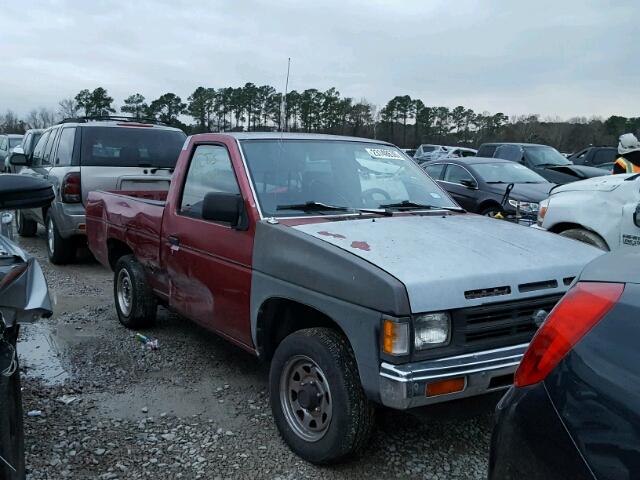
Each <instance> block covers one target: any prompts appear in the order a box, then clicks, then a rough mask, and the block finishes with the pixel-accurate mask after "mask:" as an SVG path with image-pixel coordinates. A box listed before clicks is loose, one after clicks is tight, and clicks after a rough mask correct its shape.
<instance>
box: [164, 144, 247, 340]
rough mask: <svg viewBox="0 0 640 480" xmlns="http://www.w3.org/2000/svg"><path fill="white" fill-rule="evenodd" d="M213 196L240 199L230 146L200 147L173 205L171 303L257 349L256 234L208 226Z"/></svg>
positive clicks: (168, 250)
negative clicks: (253, 296)
mask: <svg viewBox="0 0 640 480" xmlns="http://www.w3.org/2000/svg"><path fill="white" fill-rule="evenodd" d="M238 161H239V159H238ZM176 180H177V179H176ZM209 192H223V193H240V188H239V184H238V180H237V178H236V175H235V171H234V167H233V162H232V159H231V155H230V153H229V149H228V148H227V146H226V145H224V144H206V145H197V146H196V147H195V149H194V150H193V153H192V156H191V159H190V161H189V165H188V167H187V170H186V174H185V175H184V183H183V189H182V194H181V195H180V196H179V198H177V199H174V200H175V204H173V203H171V202H169V203H168V204H167V207H166V208H167V209H169V211H165V220H164V226H163V233H162V235H163V239H162V242H163V247H162V248H163V257H164V259H165V264H166V267H167V273H168V274H169V278H170V279H171V288H170V298H169V302H170V304H171V306H172V308H174V309H175V310H177V311H178V312H180V313H181V314H183V315H185V316H186V317H188V318H190V319H192V320H194V321H196V322H198V323H200V324H202V325H203V326H205V327H208V328H210V329H213V330H215V331H217V332H219V333H221V334H222V335H224V336H227V337H228V338H230V339H231V340H234V341H236V342H237V343H241V344H243V345H246V346H248V347H250V348H252V340H251V327H250V309H249V298H250V290H251V254H252V251H253V231H241V230H237V229H235V228H232V227H230V226H229V225H228V224H224V223H219V222H211V221H208V220H204V219H203V218H202V202H203V200H204V197H205V195H206V194H207V193H209Z"/></svg>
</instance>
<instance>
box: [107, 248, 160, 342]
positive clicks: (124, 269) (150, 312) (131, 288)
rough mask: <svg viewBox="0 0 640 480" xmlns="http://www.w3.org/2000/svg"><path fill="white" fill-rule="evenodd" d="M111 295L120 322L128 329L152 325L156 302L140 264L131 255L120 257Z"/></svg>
mask: <svg viewBox="0 0 640 480" xmlns="http://www.w3.org/2000/svg"><path fill="white" fill-rule="evenodd" d="M113 297H114V300H115V304H116V311H117V312H118V319H119V320H120V323H121V324H122V325H124V326H125V327H127V328H130V329H138V328H145V327H150V326H152V325H153V324H154V323H155V321H156V315H157V312H158V302H157V300H156V298H155V296H154V295H153V291H152V290H151V287H150V286H149V283H148V282H147V277H146V275H145V272H144V269H143V268H142V265H140V263H138V261H137V260H136V259H135V257H134V256H133V255H125V256H123V257H120V259H119V260H118V261H117V262H116V268H115V269H114V277H113Z"/></svg>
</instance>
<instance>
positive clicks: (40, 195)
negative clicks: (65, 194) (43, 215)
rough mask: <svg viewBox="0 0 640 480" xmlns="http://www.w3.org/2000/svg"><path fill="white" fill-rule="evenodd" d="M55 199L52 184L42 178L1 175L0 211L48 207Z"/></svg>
mask: <svg viewBox="0 0 640 480" xmlns="http://www.w3.org/2000/svg"><path fill="white" fill-rule="evenodd" d="M54 198H55V194H54V193H53V188H52V187H51V183H49V182H47V181H46V180H43V179H42V178H37V177H31V176H29V175H13V174H7V175H0V210H21V209H23V208H40V207H46V206H47V205H50V204H51V202H52V201H53V199H54Z"/></svg>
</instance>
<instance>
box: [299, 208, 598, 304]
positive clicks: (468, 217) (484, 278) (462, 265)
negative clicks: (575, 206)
mask: <svg viewBox="0 0 640 480" xmlns="http://www.w3.org/2000/svg"><path fill="white" fill-rule="evenodd" d="M291 228H295V229H297V230H299V231H301V232H304V233H306V234H308V235H311V236H313V237H315V238H317V239H321V240H323V241H325V242H329V243H331V244H332V245H335V246H336V247H338V248H341V249H343V250H346V251H348V252H350V253H352V254H353V255H356V256H358V257H360V258H362V259H364V260H366V261H368V262H370V263H372V264H374V265H376V266H377V267H379V268H381V269H382V270H384V271H386V272H388V273H389V274H391V275H393V276H394V277H395V278H397V279H398V280H399V281H400V282H402V283H403V284H404V285H405V287H406V290H407V294H408V297H409V303H410V306H411V311H412V312H413V313H420V312H427V311H436V310H448V309H452V308H461V307H468V306H474V305H481V304H484V303H492V302H501V301H509V300H515V299H521V298H525V297H536V296H541V295H546V294H553V293H562V292H564V291H565V290H566V289H567V288H568V287H567V285H568V284H569V283H570V282H571V280H572V279H573V278H574V277H576V276H577V275H579V273H580V271H581V270H582V268H583V267H584V266H585V265H586V264H587V263H589V262H590V261H591V260H593V259H594V258H596V257H598V256H599V255H602V253H603V252H602V251H601V250H598V249H596V248H594V247H591V246H589V245H586V244H583V243H580V242H577V241H575V240H570V239H567V238H564V237H561V236H559V235H555V234H552V233H548V232H544V231H539V230H536V229H532V228H527V227H523V226H519V225H515V224H512V223H509V222H506V221H499V220H495V219H491V218H487V217H482V216H478V215H472V214H463V215H459V214H454V215H424V216H422V215H408V216H394V217H385V218H374V219H372V218H362V219H354V220H344V219H343V220H342V221H333V222H331V221H327V222H323V223H307V224H303V225H296V226H292V227H291Z"/></svg>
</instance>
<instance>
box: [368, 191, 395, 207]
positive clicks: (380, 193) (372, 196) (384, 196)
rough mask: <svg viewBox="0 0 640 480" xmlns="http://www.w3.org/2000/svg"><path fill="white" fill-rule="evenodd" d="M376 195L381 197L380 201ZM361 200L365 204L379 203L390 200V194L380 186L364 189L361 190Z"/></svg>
mask: <svg viewBox="0 0 640 480" xmlns="http://www.w3.org/2000/svg"><path fill="white" fill-rule="evenodd" d="M376 196H377V197H382V200H383V201H382V202H380V201H378V200H376ZM362 200H364V203H365V204H367V205H374V204H376V206H377V205H380V203H383V202H390V201H391V195H389V194H388V193H387V192H386V191H384V190H382V189H381V188H370V189H368V190H365V191H363V192H362Z"/></svg>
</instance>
